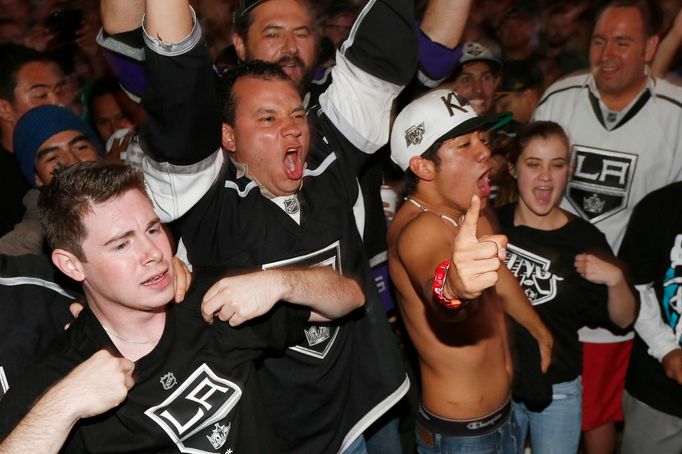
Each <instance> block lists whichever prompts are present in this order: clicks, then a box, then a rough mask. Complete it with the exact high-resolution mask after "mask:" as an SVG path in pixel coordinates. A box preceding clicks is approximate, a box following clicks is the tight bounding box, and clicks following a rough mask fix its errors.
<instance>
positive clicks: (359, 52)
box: [320, 0, 417, 153]
mask: <svg viewBox="0 0 682 454" xmlns="http://www.w3.org/2000/svg"><path fill="white" fill-rule="evenodd" d="M416 66H417V38H416V23H415V20H414V4H413V2H412V1H410V0H383V1H381V0H379V1H372V2H369V3H368V4H367V5H366V6H365V8H364V9H363V10H362V11H361V13H360V15H359V16H358V19H357V20H356V22H355V24H354V25H353V28H352V30H351V33H350V36H349V37H348V39H347V40H346V41H345V42H344V44H343V46H342V47H341V49H340V50H339V51H338V52H337V55H336V66H334V68H333V69H332V78H333V82H332V84H331V85H330V87H329V88H328V89H327V90H326V91H325V92H324V93H323V94H322V95H321V96H320V106H321V109H322V111H323V112H324V113H325V114H326V115H327V117H329V119H330V120H331V122H332V123H333V124H334V126H335V127H336V129H338V130H339V131H340V132H341V134H343V136H345V137H346V138H347V139H348V140H349V141H350V142H351V143H352V144H353V145H354V146H355V147H356V148H358V149H359V150H361V151H363V152H365V153H373V152H375V151H377V150H378V149H379V148H380V147H381V146H382V145H384V144H385V143H387V142H388V135H389V126H390V116H391V110H392V106H393V101H394V100H395V99H396V97H397V96H398V94H399V93H400V91H401V89H402V88H403V87H404V86H405V85H407V84H408V83H409V81H410V79H411V78H412V76H413V74H414V72H415V70H416Z"/></svg>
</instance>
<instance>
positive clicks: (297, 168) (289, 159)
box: [284, 147, 303, 180]
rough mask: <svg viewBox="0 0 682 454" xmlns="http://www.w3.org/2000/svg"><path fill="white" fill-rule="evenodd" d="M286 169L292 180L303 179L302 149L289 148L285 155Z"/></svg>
mask: <svg viewBox="0 0 682 454" xmlns="http://www.w3.org/2000/svg"><path fill="white" fill-rule="evenodd" d="M284 169H285V171H286V173H287V176H288V177H289V178H290V179H292V180H300V179H301V178H303V161H302V160H301V149H300V147H289V148H287V150H286V153H285V154H284Z"/></svg>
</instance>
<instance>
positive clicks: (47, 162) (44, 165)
mask: <svg viewBox="0 0 682 454" xmlns="http://www.w3.org/2000/svg"><path fill="white" fill-rule="evenodd" d="M13 143H14V154H15V156H16V158H17V160H18V161H19V165H20V167H21V171H22V172H23V174H24V176H25V177H26V179H27V180H28V182H29V184H30V185H31V186H33V187H38V186H43V185H45V184H48V183H49V182H50V181H51V180H52V174H53V173H54V171H55V170H57V169H59V168H60V167H69V166H71V165H73V164H75V163H76V162H79V161H94V160H96V159H99V157H100V156H101V155H102V147H101V145H100V143H99V142H98V140H97V136H96V135H95V133H94V132H93V131H92V129H91V128H90V127H89V126H88V125H87V124H86V123H85V122H84V121H83V120H81V119H80V118H79V117H78V116H76V114H74V113H73V112H71V111H70V110H68V109H65V108H63V107H59V106H54V105H44V106H39V107H36V108H34V109H31V110H29V111H28V112H26V113H25V114H24V115H22V116H21V118H20V119H19V121H18V122H17V124H16V127H15V128H14V136H13Z"/></svg>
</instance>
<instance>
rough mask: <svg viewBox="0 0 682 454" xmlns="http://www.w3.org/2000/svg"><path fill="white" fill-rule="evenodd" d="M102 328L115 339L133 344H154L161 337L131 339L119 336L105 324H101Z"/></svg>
mask: <svg viewBox="0 0 682 454" xmlns="http://www.w3.org/2000/svg"><path fill="white" fill-rule="evenodd" d="M102 328H104V331H106V332H107V333H109V334H110V335H112V336H114V337H115V338H116V339H119V340H122V341H123V342H126V343H128V344H135V345H148V344H154V343H156V342H158V341H159V339H161V337H157V338H156V339H152V340H148V341H140V340H133V339H126V338H125V337H122V336H119V335H118V334H116V333H115V332H114V331H112V330H110V329H108V328H107V327H106V326H104V325H102Z"/></svg>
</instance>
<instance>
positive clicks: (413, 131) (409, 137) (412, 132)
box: [405, 122, 426, 147]
mask: <svg viewBox="0 0 682 454" xmlns="http://www.w3.org/2000/svg"><path fill="white" fill-rule="evenodd" d="M425 130H426V129H425V128H424V122H422V123H420V124H418V125H414V126H411V127H410V128H409V129H408V130H407V131H405V143H406V145H407V146H408V147H409V146H410V145H419V144H420V143H422V139H423V138H424V131H425Z"/></svg>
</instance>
